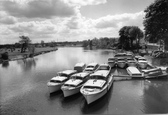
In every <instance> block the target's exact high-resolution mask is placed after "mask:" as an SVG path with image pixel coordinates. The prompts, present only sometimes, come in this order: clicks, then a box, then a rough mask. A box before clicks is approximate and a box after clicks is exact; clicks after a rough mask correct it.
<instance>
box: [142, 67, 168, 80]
mask: <svg viewBox="0 0 168 115" xmlns="http://www.w3.org/2000/svg"><path fill="white" fill-rule="evenodd" d="M141 71H142V72H143V74H144V76H145V78H146V79H150V78H162V77H167V76H168V73H167V72H166V71H164V70H162V69H161V68H157V67H156V68H153V69H148V70H144V69H143V70H141Z"/></svg>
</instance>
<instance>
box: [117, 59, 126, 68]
mask: <svg viewBox="0 0 168 115" xmlns="http://www.w3.org/2000/svg"><path fill="white" fill-rule="evenodd" d="M126 64H127V61H126V59H125V58H118V59H117V66H118V67H120V68H124V67H125V66H126Z"/></svg>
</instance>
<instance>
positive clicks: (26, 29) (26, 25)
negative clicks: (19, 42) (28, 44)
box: [9, 20, 57, 36]
mask: <svg viewBox="0 0 168 115" xmlns="http://www.w3.org/2000/svg"><path fill="white" fill-rule="evenodd" d="M9 29H10V30H12V31H13V32H15V33H20V34H25V33H27V34H29V35H37V36H40V35H49V34H55V33H57V31H56V29H55V25H54V24H52V23H51V22H50V21H49V20H47V21H31V22H21V23H17V24H15V25H12V26H10V27H9Z"/></svg>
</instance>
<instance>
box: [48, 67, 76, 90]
mask: <svg viewBox="0 0 168 115" xmlns="http://www.w3.org/2000/svg"><path fill="white" fill-rule="evenodd" d="M75 73H77V71H76V70H65V71H62V72H58V75H57V76H56V77H53V78H52V79H51V80H50V81H49V82H48V83H47V86H48V88H49V92H50V93H53V92H55V91H58V90H60V88H61V86H62V85H63V83H64V82H66V81H67V80H68V79H69V77H70V76H71V75H73V74H75Z"/></svg>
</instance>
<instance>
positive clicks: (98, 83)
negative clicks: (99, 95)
mask: <svg viewBox="0 0 168 115" xmlns="http://www.w3.org/2000/svg"><path fill="white" fill-rule="evenodd" d="M105 83H106V81H105V80H97V79H90V80H88V81H87V82H86V83H85V84H84V88H88V87H90V88H91V87H92V88H95V87H99V88H102V87H103V86H104V84H105Z"/></svg>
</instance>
